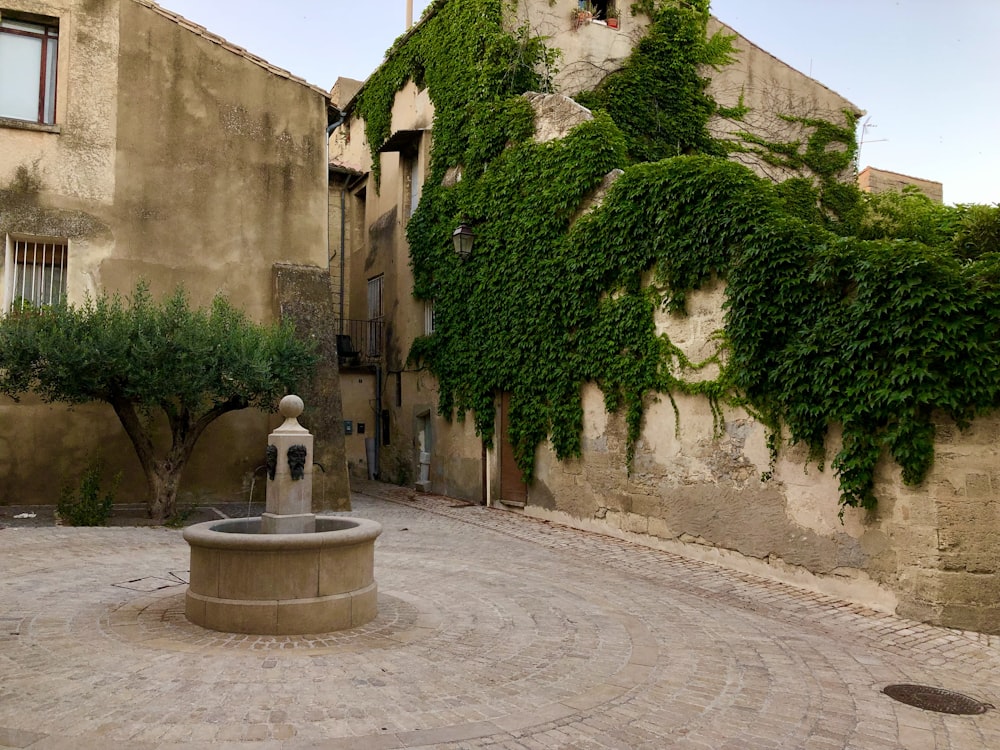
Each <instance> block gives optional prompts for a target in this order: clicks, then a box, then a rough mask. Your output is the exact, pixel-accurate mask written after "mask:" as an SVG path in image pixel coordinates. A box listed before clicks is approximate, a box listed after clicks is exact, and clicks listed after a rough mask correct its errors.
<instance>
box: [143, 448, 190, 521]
mask: <svg viewBox="0 0 1000 750" xmlns="http://www.w3.org/2000/svg"><path fill="white" fill-rule="evenodd" d="M182 469H183V463H182V464H181V465H180V466H177V465H175V464H172V462H169V461H157V462H156V464H155V466H154V467H153V470H152V472H150V473H147V474H146V483H147V484H148V485H149V499H148V500H147V511H148V512H149V517H150V518H152V519H153V520H154V521H158V522H161V523H162V522H163V521H166V520H167V519H168V518H171V517H172V516H174V515H175V514H176V512H177V489H178V488H179V487H180V484H181V471H182Z"/></svg>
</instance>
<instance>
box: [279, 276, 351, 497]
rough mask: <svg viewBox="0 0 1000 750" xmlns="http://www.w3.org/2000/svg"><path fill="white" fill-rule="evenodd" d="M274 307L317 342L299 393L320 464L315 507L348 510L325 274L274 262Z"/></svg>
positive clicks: (333, 336) (332, 315)
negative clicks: (312, 365) (312, 364)
mask: <svg viewBox="0 0 1000 750" xmlns="http://www.w3.org/2000/svg"><path fill="white" fill-rule="evenodd" d="M274 306H275V311H276V313H277V314H278V316H279V318H280V319H281V320H282V321H286V320H287V321H291V323H292V324H293V325H294V326H295V331H296V333H297V334H298V335H299V337H301V338H303V339H305V340H307V341H312V342H313V343H314V344H315V345H316V352H317V354H318V355H319V362H318V363H317V365H316V371H315V374H314V376H313V379H312V382H311V383H308V384H305V385H303V386H302V387H301V388H300V389H299V392H298V394H297V395H298V396H300V397H301V398H302V400H303V401H304V402H305V407H306V408H305V411H304V412H303V414H302V416H301V417H300V418H299V421H300V422H301V423H302V426H303V427H305V428H306V429H307V430H309V431H310V432H311V433H312V435H313V439H314V441H315V446H314V449H313V453H314V459H313V460H314V461H315V462H316V463H317V464H319V466H318V467H317V468H318V469H319V471H318V472H317V471H314V472H313V495H312V496H313V511H314V512H318V511H322V510H350V509H351V488H350V484H349V482H348V477H347V455H346V452H345V448H344V426H343V419H342V418H343V407H342V404H341V388H340V372H339V369H338V367H337V338H336V333H337V329H336V328H335V327H334V326H333V325H332V323H333V321H334V319H335V313H334V309H333V294H332V293H331V289H330V274H329V272H328V271H327V269H325V268H318V267H316V266H295V265H289V264H277V265H275V267H274Z"/></svg>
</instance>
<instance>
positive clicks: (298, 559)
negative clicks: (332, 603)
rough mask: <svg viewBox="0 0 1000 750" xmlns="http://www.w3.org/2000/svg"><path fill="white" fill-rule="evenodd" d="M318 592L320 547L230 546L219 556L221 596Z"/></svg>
mask: <svg viewBox="0 0 1000 750" xmlns="http://www.w3.org/2000/svg"><path fill="white" fill-rule="evenodd" d="M318 592H319V549H317V548H313V549H304V550H285V551H275V552H261V551H242V550H229V551H227V553H226V554H225V555H223V556H222V557H221V558H220V560H219V597H220V598H222V599H242V600H264V599H307V598H309V597H313V596H316V595H317V593H318Z"/></svg>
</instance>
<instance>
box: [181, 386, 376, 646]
mask: <svg viewBox="0 0 1000 750" xmlns="http://www.w3.org/2000/svg"><path fill="white" fill-rule="evenodd" d="M302 408H303V405H302V399H300V398H299V397H298V396H285V397H284V398H283V399H282V400H281V404H280V406H279V409H280V412H281V415H282V416H283V417H284V418H285V421H284V423H283V424H282V425H281V426H280V427H279V428H278V429H276V430H275V431H274V432H272V433H271V435H270V436H269V440H268V446H267V471H268V476H267V503H266V511H265V513H264V514H263V515H262V516H260V517H256V518H237V519H229V520H225V521H209V522H207V523H200V524H197V525H194V526H189V527H188V528H186V529H185V530H184V539H185V540H186V541H187V543H188V544H189V545H190V547H191V578H190V584H189V586H188V590H187V597H186V600H185V610H184V611H185V614H186V615H187V618H188V620H190V621H191V622H193V623H194V624H195V625H200V626H202V627H205V628H210V629H212V630H221V631H224V632H229V633H255V634H269V635H301V634H303V633H327V632H331V631H334V630H345V629H347V628H353V627H357V626H358V625H363V624H364V623H366V622H369V621H370V620H372V619H374V618H375V616H376V614H378V604H377V595H378V589H377V586H376V583H375V538H376V537H377V536H378V535H379V534H381V533H382V527H381V525H380V524H378V523H375V522H374V521H368V520H365V519H363V518H348V517H334V516H330V517H324V516H319V517H317V516H316V515H315V514H314V513H313V512H312V464H313V462H312V455H313V450H312V449H313V437H312V435H310V434H309V431H308V430H306V429H305V428H304V427H302V425H300V424H299V422H298V416H299V415H300V414H301V413H302Z"/></svg>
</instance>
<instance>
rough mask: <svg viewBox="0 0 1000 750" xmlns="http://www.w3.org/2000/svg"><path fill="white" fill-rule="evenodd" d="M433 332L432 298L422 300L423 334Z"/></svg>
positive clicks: (427, 334) (426, 334)
mask: <svg viewBox="0 0 1000 750" xmlns="http://www.w3.org/2000/svg"><path fill="white" fill-rule="evenodd" d="M432 333H434V300H432V299H427V300H424V335H425V336H430V335H431V334H432Z"/></svg>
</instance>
